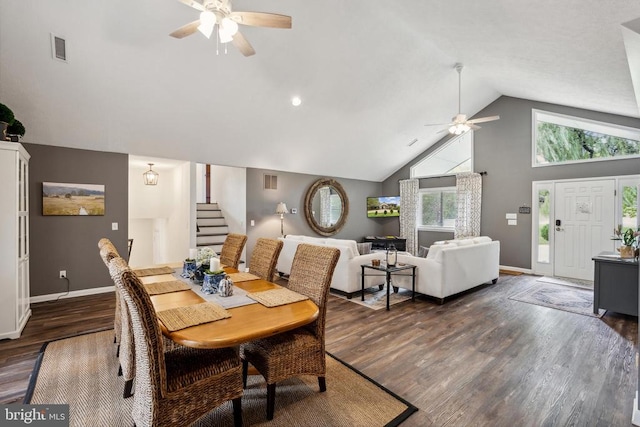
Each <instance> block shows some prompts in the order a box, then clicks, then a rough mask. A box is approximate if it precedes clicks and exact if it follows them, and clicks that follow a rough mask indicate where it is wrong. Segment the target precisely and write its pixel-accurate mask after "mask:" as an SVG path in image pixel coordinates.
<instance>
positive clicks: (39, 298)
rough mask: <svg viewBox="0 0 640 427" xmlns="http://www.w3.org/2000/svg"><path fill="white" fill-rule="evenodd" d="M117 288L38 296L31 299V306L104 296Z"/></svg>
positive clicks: (106, 287)
mask: <svg viewBox="0 0 640 427" xmlns="http://www.w3.org/2000/svg"><path fill="white" fill-rule="evenodd" d="M114 291H115V286H104V287H102V288H90V289H80V290H78V291H71V292H69V293H67V292H60V293H58V294H48V295H38V296H35V297H31V298H30V299H29V302H30V303H31V304H34V303H37V302H45V301H54V300H57V299H66V298H75V297H83V296H86V295H95V294H104V293H107V292H114Z"/></svg>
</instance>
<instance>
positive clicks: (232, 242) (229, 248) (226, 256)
mask: <svg viewBox="0 0 640 427" xmlns="http://www.w3.org/2000/svg"><path fill="white" fill-rule="evenodd" d="M245 243H247V236H246V235H244V234H235V233H230V234H228V235H227V238H226V239H225V241H224V243H223V244H222V250H221V251H220V263H221V264H224V265H226V266H228V267H233V268H238V264H239V263H240V255H241V254H242V250H243V249H244V245H245Z"/></svg>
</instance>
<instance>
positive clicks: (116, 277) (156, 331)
mask: <svg viewBox="0 0 640 427" xmlns="http://www.w3.org/2000/svg"><path fill="white" fill-rule="evenodd" d="M109 272H110V273H111V277H112V279H113V281H114V283H115V284H116V287H117V288H118V290H119V291H120V296H121V297H122V298H123V299H124V300H125V301H126V303H127V307H128V308H129V314H130V315H131V324H132V328H133V336H134V342H135V353H136V391H135V393H134V395H133V396H134V405H133V406H134V408H133V411H134V419H136V420H140V419H146V420H148V421H149V422H148V424H151V420H153V419H154V418H155V417H154V416H153V414H154V412H155V411H157V410H158V409H157V405H158V402H159V400H160V398H162V397H164V391H165V390H166V388H167V374H166V370H165V361H164V349H163V344H162V335H161V331H160V326H159V325H158V318H157V317H156V312H155V309H154V308H153V304H152V303H151V298H150V297H149V294H148V293H147V291H146V290H145V289H144V286H143V285H142V283H141V282H140V279H139V278H138V276H136V274H135V273H134V272H133V271H132V270H131V269H130V268H129V266H128V264H127V262H126V261H125V260H123V259H122V258H120V257H118V258H114V259H112V260H111V261H110V263H109Z"/></svg>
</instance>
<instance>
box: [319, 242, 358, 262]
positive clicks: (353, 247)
mask: <svg viewBox="0 0 640 427" xmlns="http://www.w3.org/2000/svg"><path fill="white" fill-rule="evenodd" d="M324 240H325V245H327V246H337V247H340V246H346V247H348V248H349V249H350V250H351V258H353V257H356V256H358V244H357V243H356V241H355V240H347V239H331V238H328V239H324Z"/></svg>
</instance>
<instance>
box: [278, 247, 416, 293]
mask: <svg viewBox="0 0 640 427" xmlns="http://www.w3.org/2000/svg"><path fill="white" fill-rule="evenodd" d="M279 240H282V242H283V246H282V251H281V252H280V257H279V258H278V264H277V267H276V268H277V270H278V272H280V273H284V274H290V273H291V264H292V263H293V257H294V255H295V254H296V250H297V249H298V245H299V244H301V243H308V244H310V245H318V246H331V247H335V248H338V249H340V258H338V263H337V264H336V269H335V271H334V273H333V279H332V280H331V289H333V290H334V291H337V292H339V293H342V294H345V295H347V297H349V298H351V297H352V296H353V294H354V293H357V292H360V291H361V289H362V282H361V277H362V268H361V267H360V266H361V265H362V264H371V260H372V259H379V260H384V258H385V253H384V252H372V253H369V254H365V255H360V253H359V252H358V245H357V243H356V241H355V240H346V239H331V238H322V237H310V236H297V235H288V236H286V237H284V238H283V237H280V238H279ZM374 273H377V272H375V271H374V270H368V271H367V272H366V274H367V276H365V287H366V288H368V287H372V286H376V285H381V284H383V283H384V281H385V279H384V273H380V274H374ZM369 274H371V275H369ZM409 287H411V285H410V284H409Z"/></svg>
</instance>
